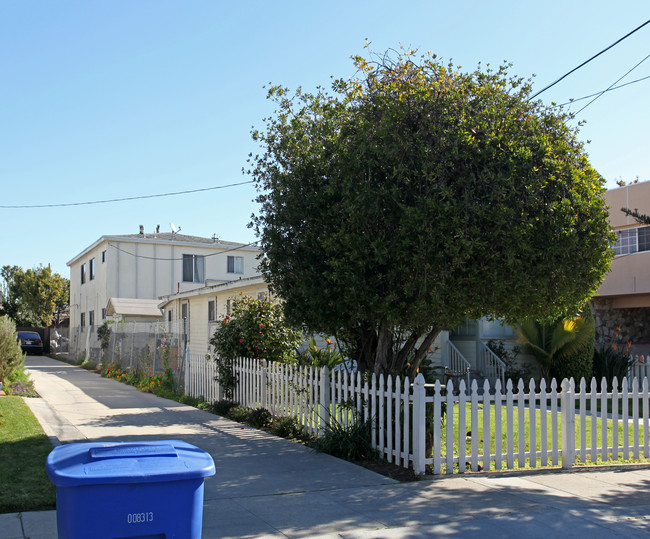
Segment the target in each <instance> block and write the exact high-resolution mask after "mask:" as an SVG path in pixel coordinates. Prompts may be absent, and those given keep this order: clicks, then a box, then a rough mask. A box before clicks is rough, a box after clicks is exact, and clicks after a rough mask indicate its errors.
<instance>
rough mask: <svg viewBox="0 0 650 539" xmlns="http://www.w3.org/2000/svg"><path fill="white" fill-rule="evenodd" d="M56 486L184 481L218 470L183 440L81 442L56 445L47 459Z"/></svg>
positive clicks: (204, 454)
mask: <svg viewBox="0 0 650 539" xmlns="http://www.w3.org/2000/svg"><path fill="white" fill-rule="evenodd" d="M46 470H47V475H48V476H49V477H50V479H51V481H52V482H53V483H54V484H55V485H56V486H63V487H73V486H82V485H103V484H124V483H154V482H161V481H182V480H184V479H196V478H201V477H208V476H211V475H214V474H215V467H214V461H213V460H212V457H211V456H210V455H209V454H208V453H206V452H205V451H203V450H202V449H199V448H198V447H195V446H193V445H191V444H188V443H186V442H182V441H180V440H164V441H156V442H135V443H132V442H118V443H100V442H94V443H79V444H68V445H61V446H59V447H56V448H54V450H53V451H52V452H51V453H50V454H49V455H48V457H47V462H46Z"/></svg>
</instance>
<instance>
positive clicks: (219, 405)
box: [210, 399, 237, 417]
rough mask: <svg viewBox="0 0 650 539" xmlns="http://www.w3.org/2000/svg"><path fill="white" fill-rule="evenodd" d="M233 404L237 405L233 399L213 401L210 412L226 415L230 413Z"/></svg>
mask: <svg viewBox="0 0 650 539" xmlns="http://www.w3.org/2000/svg"><path fill="white" fill-rule="evenodd" d="M235 406H237V403H236V402H235V401H232V400H229V399H222V400H220V401H217V402H215V403H214V404H213V405H212V406H211V410H210V411H211V412H212V413H213V414H217V415H220V416H223V417H228V415H229V414H230V410H232V409H233V408H234V407H235Z"/></svg>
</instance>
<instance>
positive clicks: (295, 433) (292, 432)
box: [271, 417, 304, 439]
mask: <svg viewBox="0 0 650 539" xmlns="http://www.w3.org/2000/svg"><path fill="white" fill-rule="evenodd" d="M271 434H273V435H275V436H279V437H280V438H289V439H293V438H303V437H304V431H303V428H302V425H300V422H299V421H298V419H297V418H295V417H276V418H274V419H273V421H272V422H271Z"/></svg>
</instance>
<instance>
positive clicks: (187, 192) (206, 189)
mask: <svg viewBox="0 0 650 539" xmlns="http://www.w3.org/2000/svg"><path fill="white" fill-rule="evenodd" d="M249 183H254V182H253V180H249V181H247V182H239V183H231V184H228V185H217V186H215V187H204V188H203V189H191V190H188V191H176V192H173V193H161V194H156V195H141V196H136V197H123V198H111V199H107V200H93V201H90V202H65V203H61V204H30V205H12V206H7V205H0V208H2V209H26V208H63V207H66V206H89V205H91V204H108V203H110V202H124V201H127V200H142V199H145V198H160V197H171V196H178V195H187V194H190V193H202V192H204V191H214V190H216V189H225V188H227V187H237V186H239V185H246V184H249Z"/></svg>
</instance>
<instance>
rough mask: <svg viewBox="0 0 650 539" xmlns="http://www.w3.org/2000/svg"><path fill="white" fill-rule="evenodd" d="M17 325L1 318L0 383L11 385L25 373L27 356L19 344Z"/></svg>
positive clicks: (6, 317) (10, 320) (6, 318)
mask: <svg viewBox="0 0 650 539" xmlns="http://www.w3.org/2000/svg"><path fill="white" fill-rule="evenodd" d="M17 338H18V337H17V334H16V324H14V322H13V320H12V319H11V318H9V317H8V316H6V315H5V316H0V383H3V384H4V383H5V382H6V383H7V384H9V383H11V382H13V381H14V380H16V379H17V378H18V377H19V376H21V374H22V373H23V372H24V365H25V354H23V350H22V348H21V347H20V343H19V342H17Z"/></svg>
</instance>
